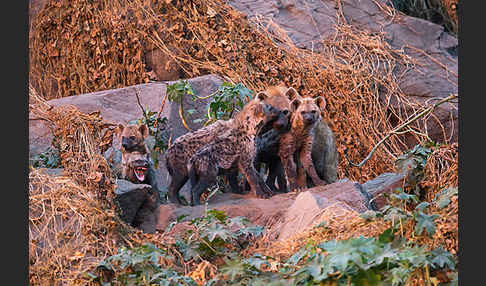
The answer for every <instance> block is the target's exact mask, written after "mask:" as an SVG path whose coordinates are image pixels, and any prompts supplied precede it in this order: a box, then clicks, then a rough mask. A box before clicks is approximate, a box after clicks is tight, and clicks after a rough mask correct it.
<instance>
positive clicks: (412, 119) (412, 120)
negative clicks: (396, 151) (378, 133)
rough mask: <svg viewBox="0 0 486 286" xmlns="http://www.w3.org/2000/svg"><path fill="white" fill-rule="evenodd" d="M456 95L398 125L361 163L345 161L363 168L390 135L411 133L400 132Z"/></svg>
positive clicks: (455, 96)
mask: <svg viewBox="0 0 486 286" xmlns="http://www.w3.org/2000/svg"><path fill="white" fill-rule="evenodd" d="M457 97H458V95H457V94H452V95H450V96H448V97H446V98H443V99H441V100H439V101H438V102H436V103H435V104H434V105H432V106H429V107H427V108H425V109H424V110H423V111H422V112H420V113H418V114H417V115H415V116H414V117H412V118H410V119H409V120H407V121H406V122H404V123H402V124H401V125H399V126H398V127H396V128H395V129H393V130H392V131H390V132H389V133H388V134H387V135H386V136H385V137H383V139H381V140H380V141H379V142H378V143H377V144H376V145H375V147H373V149H371V151H370V153H369V154H368V156H366V158H364V159H363V161H361V162H360V163H359V164H356V163H353V162H351V160H349V158H348V157H347V156H346V160H348V162H349V164H350V165H352V166H355V167H358V168H361V166H363V164H364V163H366V162H367V161H368V160H369V159H370V158H371V156H372V155H373V153H375V151H376V149H377V148H378V147H379V146H380V145H381V144H382V143H383V142H385V141H386V140H387V139H388V138H390V136H392V135H400V134H404V133H406V132H413V130H411V129H409V130H405V131H404V132H402V131H401V130H402V129H404V128H405V127H408V126H409V125H410V124H411V123H413V122H415V121H417V120H418V119H420V118H422V117H424V116H426V115H428V114H429V113H431V112H432V111H434V109H435V108H437V107H438V106H439V105H441V104H442V103H444V102H448V101H451V100H452V99H454V98H457Z"/></svg>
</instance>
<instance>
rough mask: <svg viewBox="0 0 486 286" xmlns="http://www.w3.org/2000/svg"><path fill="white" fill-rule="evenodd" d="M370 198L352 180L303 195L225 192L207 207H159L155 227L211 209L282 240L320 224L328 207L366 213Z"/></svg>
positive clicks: (309, 190)
mask: <svg viewBox="0 0 486 286" xmlns="http://www.w3.org/2000/svg"><path fill="white" fill-rule="evenodd" d="M369 198H370V197H369V196H368V195H367V194H366V193H363V190H362V189H361V188H360V184H359V183H356V182H352V181H349V180H340V181H338V182H336V183H333V184H329V185H326V186H318V187H314V188H310V189H307V190H306V191H304V192H301V193H295V192H294V193H285V194H278V195H275V196H273V197H271V198H269V199H260V198H256V197H253V196H252V195H250V194H248V195H240V194H231V193H224V194H217V195H214V196H213V197H211V198H210V199H209V201H208V202H207V206H206V205H205V204H202V205H199V206H194V207H191V206H179V205H175V204H164V205H160V206H159V208H158V219H157V227H156V228H157V230H158V231H160V232H164V231H165V230H166V229H167V227H168V226H169V225H170V224H171V223H172V222H174V221H176V220H177V218H178V217H181V216H185V218H184V220H191V219H193V218H196V217H200V216H202V215H204V212H205V211H206V210H207V209H208V208H211V209H216V210H220V211H224V212H225V213H226V214H227V215H228V216H229V217H235V216H244V217H246V218H248V220H249V221H250V222H251V223H253V224H257V225H262V226H266V227H267V230H268V231H269V232H270V233H271V234H270V236H271V237H272V238H278V239H282V240H283V239H286V238H289V237H291V236H293V235H294V234H296V233H299V232H302V231H304V230H305V229H307V228H308V227H311V226H313V225H315V224H316V223H318V221H317V219H318V218H319V215H320V214H321V213H322V212H323V211H324V210H326V209H327V208H328V207H335V206H336V205H338V206H340V207H342V208H345V209H347V210H351V211H356V212H358V213H362V212H365V211H367V210H369V209H370V205H369Z"/></svg>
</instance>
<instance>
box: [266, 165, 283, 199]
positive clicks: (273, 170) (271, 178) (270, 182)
mask: <svg viewBox="0 0 486 286" xmlns="http://www.w3.org/2000/svg"><path fill="white" fill-rule="evenodd" d="M282 175H283V174H282V163H281V162H280V159H275V160H273V161H272V162H270V163H268V176H267V180H266V184H267V186H269V187H270V189H272V191H274V192H282V182H281V177H282ZM284 179H285V177H284ZM275 180H278V189H277V187H276V186H275ZM285 188H287V181H286V180H285Z"/></svg>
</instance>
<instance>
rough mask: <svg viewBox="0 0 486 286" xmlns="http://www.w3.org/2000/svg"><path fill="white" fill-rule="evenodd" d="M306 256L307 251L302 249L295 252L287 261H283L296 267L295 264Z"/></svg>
mask: <svg viewBox="0 0 486 286" xmlns="http://www.w3.org/2000/svg"><path fill="white" fill-rule="evenodd" d="M306 254H307V249H305V248H302V249H300V250H299V251H297V252H296V253H294V254H293V255H292V256H291V257H290V258H289V259H287V261H285V263H287V264H290V265H293V266H295V265H297V263H299V261H300V260H301V259H302V258H304V256H306Z"/></svg>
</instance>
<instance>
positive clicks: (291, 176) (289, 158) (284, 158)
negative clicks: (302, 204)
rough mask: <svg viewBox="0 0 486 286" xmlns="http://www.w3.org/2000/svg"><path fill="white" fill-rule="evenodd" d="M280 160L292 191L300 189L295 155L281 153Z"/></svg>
mask: <svg viewBox="0 0 486 286" xmlns="http://www.w3.org/2000/svg"><path fill="white" fill-rule="evenodd" d="M280 160H281V162H282V165H283V168H284V170H285V175H286V176H287V180H288V181H289V189H290V190H291V191H293V190H296V189H298V185H297V170H296V166H295V162H294V156H293V154H288V153H286V152H281V153H280Z"/></svg>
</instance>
